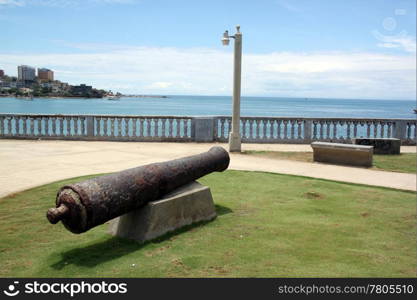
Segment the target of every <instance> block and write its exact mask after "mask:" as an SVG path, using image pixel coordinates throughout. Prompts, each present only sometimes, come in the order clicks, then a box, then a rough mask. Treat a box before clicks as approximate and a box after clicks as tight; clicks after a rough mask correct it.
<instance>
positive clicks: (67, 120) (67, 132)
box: [64, 117, 71, 136]
mask: <svg viewBox="0 0 417 300" xmlns="http://www.w3.org/2000/svg"><path fill="white" fill-rule="evenodd" d="M64 121H65V122H64V124H65V131H64V134H65V136H70V135H71V120H70V118H69V117H65V118H64Z"/></svg>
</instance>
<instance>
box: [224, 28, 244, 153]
mask: <svg viewBox="0 0 417 300" xmlns="http://www.w3.org/2000/svg"><path fill="white" fill-rule="evenodd" d="M239 30H240V26H239V25H237V26H236V34H235V35H232V36H230V35H229V32H228V31H227V30H226V31H225V32H224V33H223V38H222V43H223V45H224V46H227V45H229V42H230V38H234V39H235V51H234V71H233V115H232V130H231V132H230V134H229V151H230V152H240V151H241V138H240V85H241V84H240V81H241V77H242V33H241V32H240V31H239Z"/></svg>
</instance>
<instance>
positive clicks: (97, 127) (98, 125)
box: [95, 117, 105, 136]
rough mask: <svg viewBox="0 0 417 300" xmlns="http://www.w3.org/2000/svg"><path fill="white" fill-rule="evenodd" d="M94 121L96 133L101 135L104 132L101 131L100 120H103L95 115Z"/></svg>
mask: <svg viewBox="0 0 417 300" xmlns="http://www.w3.org/2000/svg"><path fill="white" fill-rule="evenodd" d="M95 121H96V130H97V135H98V136H103V135H105V132H104V131H103V133H101V132H102V130H103V125H102V122H104V121H103V118H102V117H96V118H95Z"/></svg>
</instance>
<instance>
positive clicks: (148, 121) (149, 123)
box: [145, 118, 172, 137]
mask: <svg viewBox="0 0 417 300" xmlns="http://www.w3.org/2000/svg"><path fill="white" fill-rule="evenodd" d="M145 123H146V136H147V137H151V126H152V119H148V118H146V119H145ZM171 125H172V124H171Z"/></svg>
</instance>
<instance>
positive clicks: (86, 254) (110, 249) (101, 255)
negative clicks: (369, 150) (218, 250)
mask: <svg viewBox="0 0 417 300" xmlns="http://www.w3.org/2000/svg"><path fill="white" fill-rule="evenodd" d="M215 208H216V212H217V214H218V215H219V216H221V215H224V214H229V213H231V212H233V211H232V210H231V209H230V208H228V207H225V206H221V205H215ZM213 220H215V219H213ZM213 220H211V221H201V222H197V223H194V224H191V225H186V226H184V227H182V228H179V229H177V230H174V231H171V232H168V233H166V234H164V235H162V236H160V237H158V238H155V239H153V240H150V241H147V242H144V243H138V242H136V241H132V240H128V239H124V238H119V237H110V238H108V239H106V240H105V241H102V242H100V243H96V244H93V245H89V246H86V247H80V248H75V249H71V250H68V251H65V252H63V253H61V259H60V261H58V262H56V263H54V264H52V265H51V268H53V269H55V270H62V269H63V268H65V267H67V266H70V265H76V266H81V267H95V266H97V265H100V264H102V263H105V262H107V261H111V260H113V259H117V258H120V257H122V256H125V255H127V254H130V253H132V252H135V251H139V250H141V249H142V248H144V247H146V246H147V245H148V244H156V243H162V242H165V241H169V240H172V239H173V238H174V237H175V236H177V235H179V234H181V233H184V232H187V231H192V230H195V229H197V228H199V227H202V226H204V225H206V224H208V223H210V222H212V221H213Z"/></svg>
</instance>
